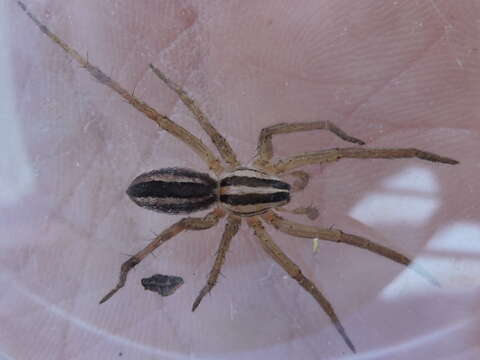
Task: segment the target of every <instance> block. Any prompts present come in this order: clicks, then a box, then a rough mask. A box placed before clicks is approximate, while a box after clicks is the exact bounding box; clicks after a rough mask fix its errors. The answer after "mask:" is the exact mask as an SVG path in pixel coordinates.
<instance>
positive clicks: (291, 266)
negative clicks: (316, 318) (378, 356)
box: [247, 217, 356, 352]
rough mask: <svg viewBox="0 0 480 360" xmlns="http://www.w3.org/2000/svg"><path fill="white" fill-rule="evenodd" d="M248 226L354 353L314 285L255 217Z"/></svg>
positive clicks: (337, 321) (353, 347)
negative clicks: (320, 308)
mask: <svg viewBox="0 0 480 360" xmlns="http://www.w3.org/2000/svg"><path fill="white" fill-rule="evenodd" d="M247 222H248V225H249V226H250V227H251V228H252V229H253V230H254V232H255V235H256V237H257V238H258V239H259V240H260V242H261V244H262V246H263V248H264V249H265V251H266V252H267V253H268V254H269V255H270V256H271V257H272V258H273V259H274V260H275V261H276V262H277V264H279V265H280V266H281V267H282V268H283V269H284V270H285V271H286V272H287V273H288V274H289V275H290V276H291V277H292V278H293V279H295V280H296V281H297V282H298V284H299V285H300V286H301V287H303V288H304V289H305V290H306V291H307V292H308V293H309V294H310V295H312V296H313V298H314V299H315V300H316V301H317V302H318V304H319V305H320V306H321V307H322V309H323V311H325V313H326V314H327V315H328V317H329V318H330V320H331V321H332V323H333V325H334V326H335V328H336V329H337V331H338V333H339V334H340V335H341V336H342V338H343V340H344V341H345V343H346V344H347V346H348V347H349V348H350V350H352V351H353V352H356V351H355V346H354V345H353V343H352V341H351V340H350V338H349V337H348V335H347V333H346V331H345V328H344V327H343V325H342V324H341V323H340V320H339V319H338V316H337V314H336V313H335V310H334V309H333V306H332V305H331V304H330V302H329V301H328V299H327V298H326V297H325V296H324V295H323V294H322V293H321V292H320V290H319V289H318V288H317V287H316V286H315V284H314V283H313V282H312V281H311V280H310V279H308V278H307V277H305V275H303V274H302V271H301V269H300V268H299V267H298V265H297V264H295V263H294V262H293V261H292V260H291V259H290V258H289V257H288V256H287V255H285V253H284V252H283V251H282V249H280V248H279V247H278V245H277V244H275V242H274V241H273V240H272V238H271V237H270V235H269V234H268V233H267V232H266V231H265V228H264V227H263V225H262V223H261V222H260V220H259V219H258V218H257V217H251V218H249V219H248V220H247Z"/></svg>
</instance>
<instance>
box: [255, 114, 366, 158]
mask: <svg viewBox="0 0 480 360" xmlns="http://www.w3.org/2000/svg"><path fill="white" fill-rule="evenodd" d="M312 130H328V131H330V132H331V133H333V134H335V135H337V136H338V137H339V138H340V139H342V140H345V141H348V142H351V143H354V144H360V145H364V144H365V143H364V142H363V141H362V140H360V139H357V138H354V137H353V136H350V135H348V134H347V133H345V131H343V130H342V129H340V128H339V127H337V126H335V125H334V124H333V123H331V122H330V121H314V122H305V123H281V124H276V125H273V126H269V127H266V128H264V129H262V131H261V132H260V137H259V139H258V145H257V160H256V161H255V163H254V164H255V165H257V166H260V167H263V166H265V165H267V164H268V162H269V161H270V160H271V159H272V157H273V143H272V137H273V135H278V134H289V133H294V132H301V131H312Z"/></svg>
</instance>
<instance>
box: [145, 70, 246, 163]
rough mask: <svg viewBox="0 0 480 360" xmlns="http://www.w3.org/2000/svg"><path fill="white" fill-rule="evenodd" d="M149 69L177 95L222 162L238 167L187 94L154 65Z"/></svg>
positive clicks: (234, 156) (235, 160)
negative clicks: (214, 147) (207, 137)
mask: <svg viewBox="0 0 480 360" xmlns="http://www.w3.org/2000/svg"><path fill="white" fill-rule="evenodd" d="M150 69H152V71H153V73H154V74H155V75H157V76H158V77H159V78H160V79H161V80H162V81H163V82H164V83H165V85H167V86H168V88H170V89H171V90H173V91H174V92H175V93H176V94H177V95H178V97H179V98H180V100H182V102H183V103H184V104H185V106H186V107H187V108H188V109H189V110H190V111H191V112H192V114H193V115H194V116H195V118H196V119H197V121H198V123H199V124H200V126H201V127H202V129H203V130H204V131H205V132H206V133H207V134H208V136H210V138H211V139H212V142H213V144H214V145H215V146H216V147H217V150H218V152H219V153H220V155H221V156H222V158H223V160H225V162H226V163H227V164H228V165H230V166H231V167H233V168H235V167H238V166H240V163H239V162H238V160H237V157H236V155H235V153H234V151H233V149H232V147H231V146H230V144H229V143H228V141H227V140H226V139H225V138H224V137H223V136H222V135H221V134H220V133H219V132H218V131H217V129H215V127H214V126H213V125H212V124H211V122H210V120H208V118H207V117H206V115H205V114H204V113H203V111H202V110H200V108H199V107H198V105H197V104H196V103H195V101H194V100H193V99H192V98H191V97H190V96H189V95H188V94H187V92H186V91H185V90H183V89H182V88H181V87H180V86H178V85H177V84H175V83H174V82H173V81H172V80H170V79H169V78H168V77H167V76H166V75H165V74H164V73H163V72H161V71H160V70H159V69H158V68H156V67H155V66H154V65H152V64H150Z"/></svg>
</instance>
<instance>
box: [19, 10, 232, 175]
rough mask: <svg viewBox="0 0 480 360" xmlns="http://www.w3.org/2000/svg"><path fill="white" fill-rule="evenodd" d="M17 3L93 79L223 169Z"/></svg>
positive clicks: (186, 134)
mask: <svg viewBox="0 0 480 360" xmlns="http://www.w3.org/2000/svg"><path fill="white" fill-rule="evenodd" d="M17 4H18V5H19V6H20V8H21V9H22V10H23V11H24V12H25V13H26V14H27V15H28V16H29V17H30V19H32V21H33V22H34V23H35V24H36V25H37V26H38V28H39V29H40V31H41V32H42V33H44V34H45V35H47V36H48V37H49V38H50V39H51V40H52V41H53V42H54V43H56V44H57V45H59V46H60V47H61V48H62V49H63V50H64V51H65V52H66V53H67V55H68V56H69V57H70V58H72V59H73V60H75V61H76V62H77V63H78V64H80V66H82V67H83V68H84V69H85V70H87V71H88V72H89V73H90V75H92V76H93V77H94V78H95V80H97V81H98V82H99V83H101V84H103V85H105V86H107V87H109V88H110V89H111V90H113V91H114V92H116V93H117V94H118V95H120V97H122V98H123V99H125V100H126V101H127V102H128V103H129V104H130V105H132V106H133V107H134V108H135V109H137V110H138V111H140V112H141V113H142V114H144V115H145V116H146V117H148V118H149V119H151V120H153V121H154V122H155V123H157V124H158V126H160V127H161V128H162V129H164V130H165V131H167V132H169V133H170V134H171V135H173V136H175V137H176V138H177V139H179V140H181V141H183V143H185V144H186V145H187V146H189V147H190V148H191V149H192V150H193V151H194V152H195V153H197V155H199V156H200V158H202V159H203V160H204V161H205V162H206V164H207V165H208V167H209V168H210V169H211V170H212V171H213V172H214V173H215V174H217V175H218V174H220V173H221V172H222V170H223V167H222V165H221V164H220V161H219V159H218V158H217V157H216V156H215V155H214V154H213V153H212V152H211V151H210V150H209V149H208V148H207V146H206V145H205V144H204V143H203V142H202V141H201V140H200V139H199V138H198V137H196V136H194V135H193V134H192V133H190V132H189V131H188V130H186V129H185V128H183V127H182V126H180V125H177V124H176V123H175V122H173V121H172V120H171V119H169V118H168V117H167V116H165V115H163V114H160V113H159V112H158V111H156V110H155V109H154V108H152V107H151V106H149V105H148V104H146V103H144V102H143V101H141V100H140V99H138V98H137V97H135V96H133V95H132V94H130V92H128V91H127V90H126V89H124V88H123V87H122V86H121V85H120V84H119V83H118V82H116V81H115V80H113V79H111V78H110V77H109V76H108V75H107V74H105V73H104V72H103V71H102V70H101V69H100V68H98V67H96V66H95V65H92V64H91V63H90V62H89V61H88V59H86V58H85V57H83V56H82V55H80V54H79V53H78V51H77V50H75V49H74V48H71V47H70V46H69V45H68V44H67V43H65V42H64V41H63V40H62V39H60V38H59V37H58V36H57V35H55V34H54V33H53V32H51V31H50V29H49V28H48V27H47V26H46V25H44V24H43V23H42V22H40V20H39V19H38V18H37V17H36V16H35V15H33V14H32V13H31V12H30V11H29V10H28V9H27V7H26V6H25V4H24V3H23V2H21V1H17Z"/></svg>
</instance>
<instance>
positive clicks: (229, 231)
mask: <svg viewBox="0 0 480 360" xmlns="http://www.w3.org/2000/svg"><path fill="white" fill-rule="evenodd" d="M240 224H241V220H240V218H239V217H237V216H232V215H230V216H229V217H228V220H227V224H226V226H225V231H224V232H223V236H222V241H221V242H220V245H219V247H218V250H217V256H216V258H215V263H214V264H213V267H212V270H210V274H209V275H208V280H207V283H206V284H205V286H204V287H203V288H202V290H200V293H199V294H198V296H197V298H196V299H195V301H194V302H193V306H192V311H195V309H196V308H197V307H198V305H200V302H201V301H202V299H203V297H204V296H205V295H207V294H208V293H209V292H210V290H212V288H213V287H214V286H215V284H216V283H217V280H218V276H219V275H220V270H221V269H222V266H223V263H224V262H225V255H226V253H227V251H228V248H229V247H230V241H231V240H232V238H233V237H234V236H235V235H236V234H237V232H238V229H239V228H240Z"/></svg>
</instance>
